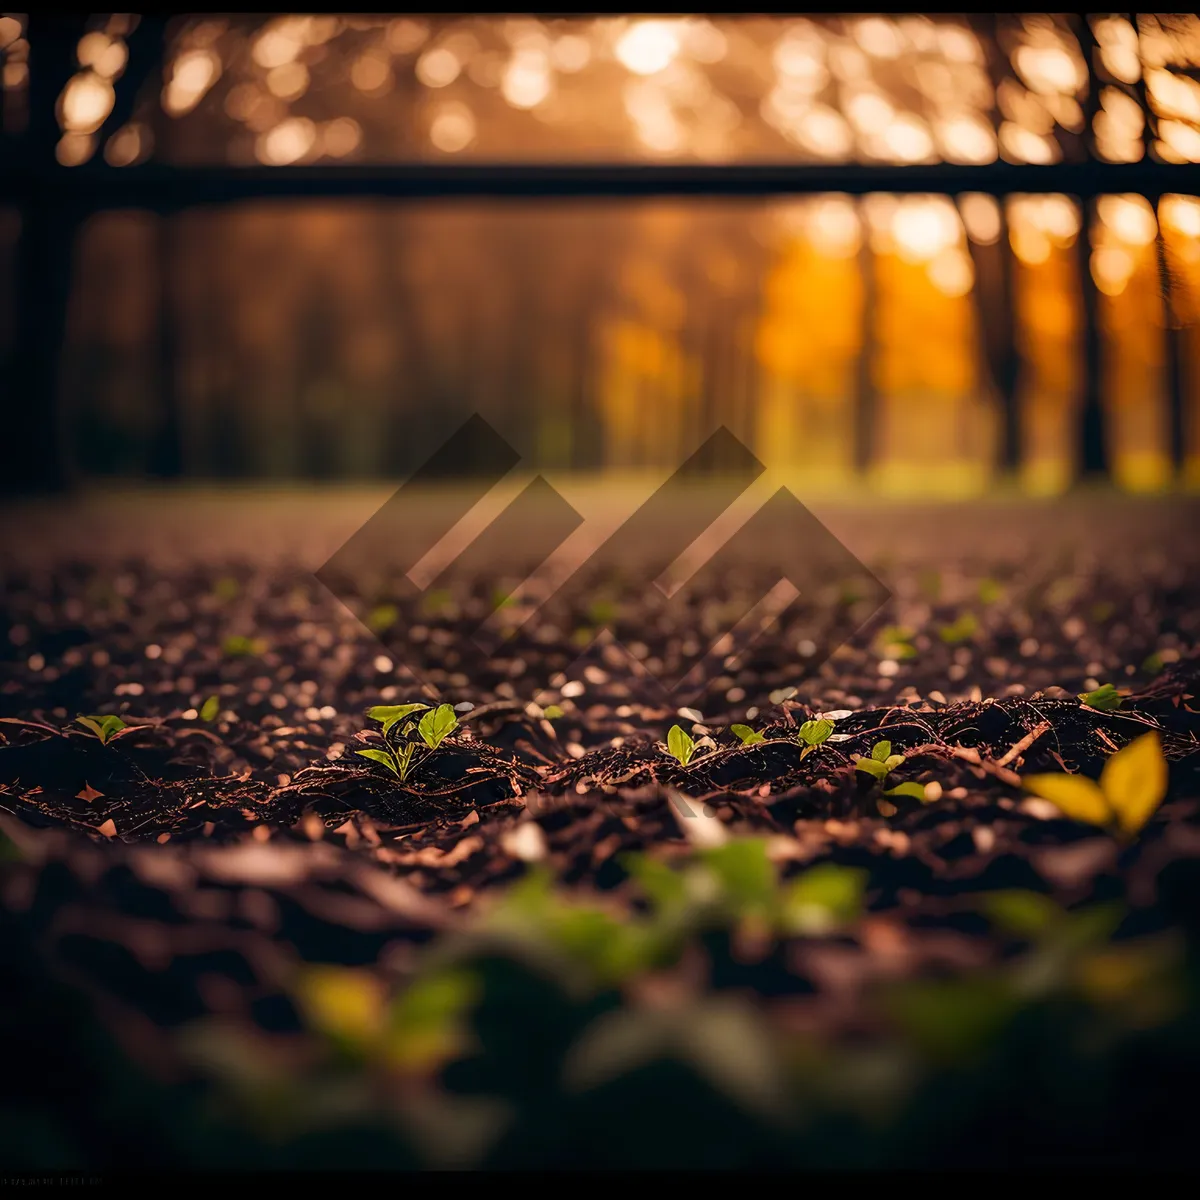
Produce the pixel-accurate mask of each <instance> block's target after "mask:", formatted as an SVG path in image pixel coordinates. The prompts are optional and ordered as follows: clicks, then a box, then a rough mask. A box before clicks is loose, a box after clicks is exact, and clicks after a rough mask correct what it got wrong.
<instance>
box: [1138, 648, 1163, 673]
mask: <svg viewBox="0 0 1200 1200" xmlns="http://www.w3.org/2000/svg"><path fill="white" fill-rule="evenodd" d="M1166 665H1167V664H1166V663H1165V662H1164V661H1163V656H1162V655H1161V654H1159V652H1158V651H1157V650H1155V651H1154V652H1153V653H1151V654H1147V655H1146V657H1145V659H1144V661H1143V662H1142V670H1143V671H1144V672H1145V673H1146V674H1147V675H1157V674H1159V673H1160V672H1161V671H1162V669H1163V667H1165V666H1166Z"/></svg>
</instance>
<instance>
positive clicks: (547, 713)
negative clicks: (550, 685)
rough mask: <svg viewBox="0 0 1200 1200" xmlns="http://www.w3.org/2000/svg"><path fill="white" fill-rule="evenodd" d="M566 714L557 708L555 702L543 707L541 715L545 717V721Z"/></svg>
mask: <svg viewBox="0 0 1200 1200" xmlns="http://www.w3.org/2000/svg"><path fill="white" fill-rule="evenodd" d="M566 715H567V714H566V713H565V712H563V710H562V709H561V708H559V707H558V705H557V704H548V705H547V706H546V707H545V709H543V710H542V716H543V717H545V718H546V720H547V721H557V720H558V719H559V717H565V716H566Z"/></svg>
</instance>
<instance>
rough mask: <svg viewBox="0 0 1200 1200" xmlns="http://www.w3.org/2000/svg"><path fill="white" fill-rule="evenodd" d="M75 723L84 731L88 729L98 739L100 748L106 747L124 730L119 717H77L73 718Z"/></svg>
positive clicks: (124, 726) (123, 723)
mask: <svg viewBox="0 0 1200 1200" xmlns="http://www.w3.org/2000/svg"><path fill="white" fill-rule="evenodd" d="M75 723H76V724H77V725H82V726H83V727H84V729H90V730H91V731H92V733H94V734H95V735H96V737H97V738H99V740H100V745H102V746H107V745H108V743H109V742H111V741H112V739H113V738H114V737H116V736H117V734H118V733H120V732H121V731H122V730H123V729H125V728H126V725H125V722H124V721H122V720H121V718H120V717H114V716H107V717H102V716H99V715H97V716H92V717H84V716H79V717H76V718H75Z"/></svg>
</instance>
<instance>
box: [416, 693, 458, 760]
mask: <svg viewBox="0 0 1200 1200" xmlns="http://www.w3.org/2000/svg"><path fill="white" fill-rule="evenodd" d="M457 728H458V717H456V716H455V715H454V708H453V706H452V705H449V704H439V705H438V706H437V708H434V709H430V711H429V712H427V713H426V714H425V715H424V716H423V717H422V718H421V720H420V723H419V724H418V725H417V732H418V733H419V734H420V735H421V740H422V741H423V742H424V743H425V745H427V746H428V747H429V748H430V750H436V749H437V748H438V747H439V746H440V745H441V744H442V742H443V741H444V740H445V739H446V738H447V737H449V735H450V734H451V733H453V732H454V730H455V729H457Z"/></svg>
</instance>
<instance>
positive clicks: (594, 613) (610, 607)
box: [587, 599, 617, 627]
mask: <svg viewBox="0 0 1200 1200" xmlns="http://www.w3.org/2000/svg"><path fill="white" fill-rule="evenodd" d="M587 616H588V620H589V621H590V622H591V623H592V624H593V625H595V626H597V627H599V626H603V625H612V624H613V623H614V622H615V621H616V619H617V606H616V604H615V603H614V602H613V601H612V600H608V599H599V600H593V601H592V603H591V604H589V605H588V609H587Z"/></svg>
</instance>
